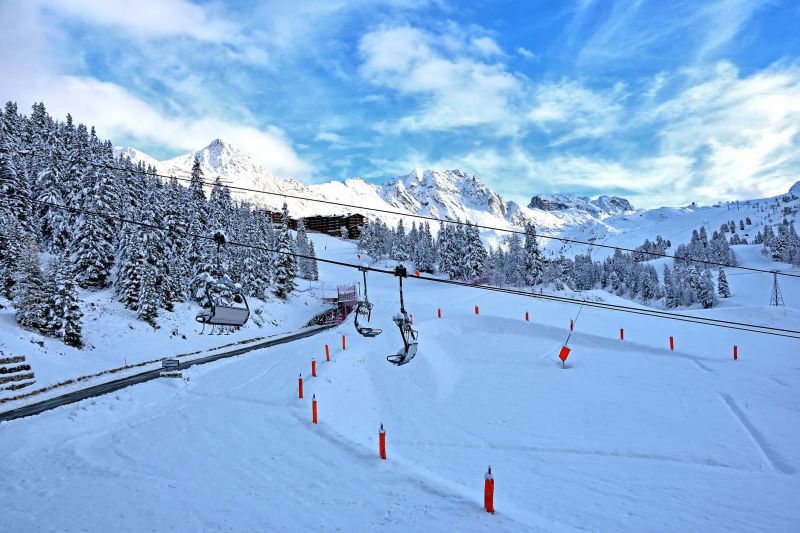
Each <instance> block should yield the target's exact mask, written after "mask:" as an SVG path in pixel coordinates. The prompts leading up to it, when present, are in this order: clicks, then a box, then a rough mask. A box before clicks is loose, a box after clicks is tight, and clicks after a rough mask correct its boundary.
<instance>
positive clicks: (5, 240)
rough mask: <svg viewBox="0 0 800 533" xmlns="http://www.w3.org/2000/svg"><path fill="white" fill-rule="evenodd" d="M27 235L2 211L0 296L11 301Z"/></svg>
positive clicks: (12, 217) (0, 223) (0, 228)
mask: <svg viewBox="0 0 800 533" xmlns="http://www.w3.org/2000/svg"><path fill="white" fill-rule="evenodd" d="M24 238H25V233H24V231H23V229H22V226H20V224H19V221H18V220H17V218H16V217H15V216H13V215H12V214H11V213H10V212H8V211H0V252H2V253H0V294H2V295H3V296H4V297H5V298H7V299H9V300H11V299H12V298H13V289H14V285H15V284H16V272H17V269H18V268H19V265H20V263H21V257H22V254H23V247H24Z"/></svg>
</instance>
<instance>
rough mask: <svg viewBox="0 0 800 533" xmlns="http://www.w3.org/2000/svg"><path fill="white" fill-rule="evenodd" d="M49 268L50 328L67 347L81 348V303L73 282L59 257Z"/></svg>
mask: <svg viewBox="0 0 800 533" xmlns="http://www.w3.org/2000/svg"><path fill="white" fill-rule="evenodd" d="M53 263H54V264H53V265H52V266H51V268H52V269H53V272H54V278H55V295H54V298H53V303H52V311H51V316H52V320H53V321H52V327H53V328H54V331H55V333H56V335H58V336H59V337H60V338H61V339H62V340H63V341H64V344H66V345H67V346H73V347H75V348H82V347H83V334H82V330H83V328H82V325H81V319H82V318H83V312H82V311H81V303H80V300H79V299H78V293H77V291H76V288H75V280H74V278H73V276H72V275H71V274H70V272H69V270H68V269H67V268H65V267H64V261H63V259H62V258H61V257H60V256H57V257H56V258H54V259H53Z"/></svg>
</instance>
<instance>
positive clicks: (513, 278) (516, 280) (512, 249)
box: [498, 233, 525, 286]
mask: <svg viewBox="0 0 800 533" xmlns="http://www.w3.org/2000/svg"><path fill="white" fill-rule="evenodd" d="M506 246H507V250H506V251H505V253H503V251H502V250H500V249H499V250H498V251H499V252H500V258H501V259H500V264H501V265H502V268H503V277H504V278H505V280H506V281H507V282H508V283H510V284H511V285H515V286H518V285H522V284H524V283H525V270H524V268H525V260H524V253H523V249H522V239H520V237H519V234H517V233H512V234H511V235H509V236H508V237H506Z"/></svg>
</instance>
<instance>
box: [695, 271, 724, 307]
mask: <svg viewBox="0 0 800 533" xmlns="http://www.w3.org/2000/svg"><path fill="white" fill-rule="evenodd" d="M697 299H698V301H699V302H700V304H701V305H702V306H703V309H708V308H711V307H714V306H715V305H716V304H717V302H718V301H719V300H718V299H717V294H716V291H715V290H714V280H713V279H712V278H711V271H710V270H709V269H708V268H704V269H703V273H702V274H701V275H700V276H699V277H698V280H697Z"/></svg>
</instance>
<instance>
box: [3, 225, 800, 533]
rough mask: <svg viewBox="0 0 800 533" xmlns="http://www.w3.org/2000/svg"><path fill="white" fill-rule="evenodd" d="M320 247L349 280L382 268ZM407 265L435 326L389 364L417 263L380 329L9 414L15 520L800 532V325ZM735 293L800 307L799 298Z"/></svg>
mask: <svg viewBox="0 0 800 533" xmlns="http://www.w3.org/2000/svg"><path fill="white" fill-rule="evenodd" d="M312 238H313V239H314V241H315V247H316V249H317V251H318V253H319V255H320V256H324V257H331V258H336V259H340V260H344V261H350V262H357V261H358V260H357V259H356V257H355V248H354V246H353V245H352V243H346V242H343V241H340V240H337V239H332V238H328V237H325V236H320V235H312ZM319 266H320V276H321V278H322V279H324V280H325V281H326V282H328V281H329V282H331V283H333V282H337V281H338V282H345V281H353V282H355V281H358V280H359V279H360V273H359V272H357V271H355V270H350V269H346V268H343V267H338V266H331V265H327V264H322V263H320V265H319ZM746 277H747V276H743V278H746ZM730 279H731V284H732V288H733V290H734V293H735V292H736V290H737V288H736V286H735V285H734V284H735V283H737V281H734V280H735V279H738V278H734V277H733V276H731V278H730ZM404 285H405V288H406V292H405V301H406V307H407V308H408V310H409V311H410V312H411V313H412V314H413V316H414V320H415V323H414V325H415V327H416V328H417V329H418V330H419V332H420V345H419V352H418V354H417V357H416V358H415V359H414V360H413V361H412V362H411V363H410V364H408V365H406V366H403V367H400V368H397V367H394V366H392V365H390V364H388V363H387V362H386V361H385V357H386V355H388V354H389V353H394V352H395V351H396V350H397V349H398V348H399V347H400V346H401V341H400V337H399V334H398V333H397V331H396V328H395V326H394V324H393V323H392V321H391V316H392V315H393V314H395V313H397V311H398V308H399V303H398V294H397V280H396V279H395V278H392V277H390V276H383V275H377V274H372V275H370V277H369V295H370V299H371V301H373V303H374V304H375V308H374V310H373V324H374V326H376V327H381V328H383V330H384V332H383V334H382V335H381V336H379V337H377V338H375V339H364V338H361V337H359V336H357V335H356V333H355V331H354V329H353V327H352V321H350V322H348V323H346V324H344V325H342V326H341V327H340V328H338V330H332V331H330V332H329V333H325V334H323V335H320V336H316V337H313V338H310V339H306V340H303V341H299V342H297V343H293V344H291V345H284V346H280V347H277V348H274V349H270V350H265V351H262V352H253V353H251V354H248V355H245V356H242V357H241V358H237V359H234V360H229V361H225V362H220V363H217V364H211V365H205V366H203V367H196V368H194V369H191V370H190V371H188V372H186V374H185V377H187V378H188V379H187V380H167V379H165V380H162V381H158V382H152V383H147V384H144V385H141V386H137V387H134V388H129V389H126V390H123V391H120V392H119V393H117V394H115V395H110V396H105V397H102V398H99V399H96V400H94V401H87V402H81V403H79V404H75V405H72V406H66V407H63V408H59V409H57V410H54V411H51V412H48V413H45V414H42V415H40V416H37V417H34V418H29V419H22V420H17V421H13V422H10V423H4V424H2V425H0V455H1V456H2V457H3V461H2V462H0V478H2V479H3V484H2V485H0V516H3V520H2V521H0V530H7V531H33V530H77V529H84V530H88V531H112V530H113V531H142V530H159V531H163V530H204V531H209V530H212V531H213V530H230V531H265V530H269V531H304V530H336V529H340V530H344V531H370V530H381V531H419V530H429V531H576V530H590V531H722V530H726V531H754V530H759V531H792V530H796V527H797V524H798V523H800V509H798V507H797V505H796V498H797V495H798V494H800V476H798V471H799V470H800V451H798V447H797V440H798V436H800V396H798V394H797V390H798V387H800V360H798V357H797V354H798V352H799V351H800V350H798V342H800V341H796V340H790V339H781V338H776V337H769V336H765V335H759V334H754V333H745V332H733V331H729V330H725V329H718V328H712V327H708V326H700V325H694V324H687V323H681V322H669V321H664V320H659V319H653V318H649V317H643V316H638V315H630V314H622V313H610V312H608V311H603V310H597V309H591V308H584V309H583V310H582V311H581V312H580V315H577V313H578V308H577V307H576V306H573V305H569V304H556V303H549V302H540V301H537V300H534V299H529V298H524V297H517V296H509V295H503V294H498V293H493V292H487V291H478V290H472V289H467V288H463V287H454V286H443V285H439V284H433V283H430V282H424V281H422V280H414V279H409V280H408V282H407V283H405V284H404ZM595 296H602V297H603V298H605V299H606V300H608V301H615V297H613V296H610V295H608V294H606V293H601V292H599V291H598V292H597V293H595ZM787 303H788V302H787ZM475 305H477V306H479V309H480V314H479V315H477V316H476V315H475V313H474V311H473V309H474V306H475ZM437 308H441V309H442V313H443V317H442V318H441V319H438V318H437ZM525 311H528V312H529V313H530V317H531V321H530V322H525V320H524V313H525ZM712 311H713V312H715V313H725V318H726V319H742V320H744V319H747V320H744V321H758V322H761V323H769V324H774V325H776V326H782V327H794V328H797V327H798V326H800V320H798V316H800V315H798V312H797V310H796V309H793V308H786V309H783V310H774V309H770V308H768V307H766V306H764V305H762V304H758V305H753V304H752V303H751V304H750V306H749V307H740V308H737V307H734V306H733V305H731V306H729V307H726V308H722V309H719V310H712ZM682 312H687V313H688V312H693V313H697V314H703V313H704V312H702V311H682ZM576 316H577V318H576ZM715 316H716V315H715ZM570 319H574V320H575V332H574V333H573V335H572V337H571V339H570V346H571V348H572V352H571V354H570V358H569V360H568V364H567V367H568V368H567V369H562V368H561V364H560V361H559V360H558V358H557V355H556V354H557V352H558V349H559V348H560V347H561V345H562V343H563V342H564V340H565V338H566V336H567V334H568V325H569V320H570ZM621 327H624V328H625V340H624V341H621V340H619V328H621ZM341 334H345V335H346V336H347V350H345V351H342V350H341ZM669 335H673V336H674V337H675V342H676V347H675V351H674V352H671V351H670V350H669V349H668V336H669ZM324 343H328V344H329V345H330V346H331V348H332V361H330V362H325V361H324V359H325V355H324V347H323V344H324ZM734 344H736V345H738V347H739V360H738V361H733V359H732V348H733V345H734ZM312 357H316V360H317V363H318V377H316V378H312V377H311V376H310V360H311V358H312ZM300 372H302V373H303V377H304V378H305V383H304V385H305V387H304V388H305V391H304V392H305V398H304V399H302V400H300V399H298V398H297V377H298V373H300ZM312 394H315V395H316V397H317V400H318V402H319V404H318V406H319V422H320V423H319V424H318V425H316V426H315V425H313V424H311V405H310V402H311V396H312ZM381 423H383V424H384V425H385V427H386V430H387V449H388V460H387V461H382V460H380V459H379V458H378V444H377V441H378V428H379V425H380V424H381ZM488 465H491V466H492V471H493V473H494V476H495V483H496V492H495V508H496V509H497V513H496V514H495V515H489V514H487V513H485V512H484V511H483V509H482V497H483V492H482V491H483V474H484V473H485V471H486V468H487V466H488Z"/></svg>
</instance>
